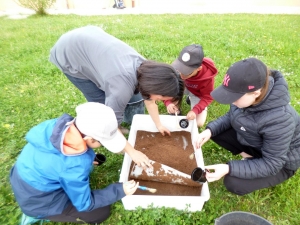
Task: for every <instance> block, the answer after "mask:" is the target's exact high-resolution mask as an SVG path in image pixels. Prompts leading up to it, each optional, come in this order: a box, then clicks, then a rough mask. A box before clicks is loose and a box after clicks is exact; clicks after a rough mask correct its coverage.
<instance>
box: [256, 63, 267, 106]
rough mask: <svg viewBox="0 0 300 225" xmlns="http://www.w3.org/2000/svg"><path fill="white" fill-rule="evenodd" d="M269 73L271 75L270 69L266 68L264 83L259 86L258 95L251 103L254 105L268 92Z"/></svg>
mask: <svg viewBox="0 0 300 225" xmlns="http://www.w3.org/2000/svg"><path fill="white" fill-rule="evenodd" d="M270 75H271V71H270V70H269V69H267V74H266V81H265V84H264V86H263V87H262V88H261V90H260V95H259V96H258V97H257V98H256V99H255V101H254V103H253V105H256V104H258V103H260V102H261V101H262V100H263V99H264V98H265V96H266V94H267V92H268V88H269V76H270Z"/></svg>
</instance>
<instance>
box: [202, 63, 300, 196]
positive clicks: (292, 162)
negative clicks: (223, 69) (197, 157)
mask: <svg viewBox="0 0 300 225" xmlns="http://www.w3.org/2000/svg"><path fill="white" fill-rule="evenodd" d="M211 95H212V97H213V98H214V99H215V100H216V101H218V102H219V103H221V104H230V109H229V111H228V112H227V113H226V114H225V115H224V116H222V117H220V118H218V119H216V120H215V121H212V122H210V123H208V125H207V127H206V130H204V131H203V132H201V133H200V134H199V136H198V140H197V141H196V147H198V148H199V147H200V146H202V145H203V144H204V143H205V142H207V141H208V140H209V139H210V138H211V139H212V140H213V141H214V142H215V143H217V144H218V145H220V146H222V147H223V148H225V149H227V150H228V151H230V152H232V154H234V155H236V154H240V155H241V156H242V157H243V158H244V160H232V161H229V162H228V163H227V164H217V165H210V166H206V167H205V168H206V169H207V170H208V172H207V173H206V178H207V180H208V181H209V182H212V181H216V180H219V179H220V178H222V177H223V176H225V177H224V185H225V187H226V188H227V190H228V191H230V192H232V193H235V194H238V195H245V194H248V193H251V192H253V191H255V190H259V189H262V188H267V187H272V186H275V185H277V184H280V183H282V182H284V181H285V180H287V179H289V178H290V177H292V176H293V175H294V174H295V172H296V170H297V169H298V168H299V167H300V116H299V114H298V113H297V112H296V110H295V109H294V108H293V107H292V106H291V105H290V104H289V103H290V95H289V91H288V85H287V83H286V81H285V79H284V78H283V75H282V74H281V73H280V72H279V71H276V70H269V69H267V67H266V65H265V64H264V63H263V62H261V61H260V60H258V59H256V58H248V59H245V60H241V61H238V62H236V63H234V64H233V65H232V66H231V67H230V68H229V69H228V71H227V73H226V75H225V77H224V80H223V84H222V85H221V86H220V87H218V88H217V89H215V90H214V91H213V92H212V93H211Z"/></svg>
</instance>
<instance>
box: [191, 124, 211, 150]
mask: <svg viewBox="0 0 300 225" xmlns="http://www.w3.org/2000/svg"><path fill="white" fill-rule="evenodd" d="M210 137H211V132H210V130H209V129H206V130H204V131H202V132H201V133H200V134H198V138H197V141H196V143H195V145H196V148H197V149H198V148H200V147H201V146H202V145H203V144H204V143H206V142H207V141H208V140H209V139H210Z"/></svg>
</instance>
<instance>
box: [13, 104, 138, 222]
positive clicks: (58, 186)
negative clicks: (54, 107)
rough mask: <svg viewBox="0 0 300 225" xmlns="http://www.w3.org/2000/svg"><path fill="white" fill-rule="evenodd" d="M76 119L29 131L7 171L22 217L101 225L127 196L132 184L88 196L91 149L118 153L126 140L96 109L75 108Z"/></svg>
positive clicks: (109, 115) (110, 117)
mask: <svg viewBox="0 0 300 225" xmlns="http://www.w3.org/2000/svg"><path fill="white" fill-rule="evenodd" d="M76 114H77V116H76V118H73V117H72V116H70V115H68V114H64V115H62V116H61V117H59V118H56V119H52V120H47V121H45V122H43V123H41V124H39V125H37V126H35V127H33V128H32V129H31V130H30V131H29V132H28V133H27V135H26V139H27V142H28V143H27V144H26V145H25V147H24V148H23V150H22V152H21V154H20V155H19V157H18V159H17V162H16V163H15V165H14V166H13V168H12V169H11V173H10V182H11V185H12V189H13V192H14V195H15V198H16V200H17V202H18V204H19V205H20V207H21V210H22V212H23V213H24V214H26V215H27V216H29V217H34V218H37V219H47V220H51V221H58V222H75V223H82V222H85V223H101V222H103V221H104V220H106V219H107V218H108V217H109V215H110V205H111V204H112V203H114V202H116V201H118V200H120V199H121V198H123V197H124V196H125V195H132V194H133V193H134V192H135V191H136V189H137V187H138V183H136V182H134V181H129V182H127V183H126V185H124V184H122V183H114V184H111V185H109V186H108V187H106V188H104V189H102V190H91V188H90V184H89V182H90V181H89V175H90V172H91V169H92V167H93V162H94V159H95V152H94V151H93V148H98V147H100V146H101V145H103V146H105V147H106V148H107V149H108V150H110V151H112V152H114V153H117V152H121V151H122V150H123V149H124V148H125V145H126V139H125V137H124V136H123V135H122V134H121V132H120V131H119V130H118V123H117V120H116V116H115V114H114V111H113V110H112V109H111V108H110V107H108V106H105V105H103V104H101V103H95V102H88V103H84V104H82V105H79V106H77V107H76Z"/></svg>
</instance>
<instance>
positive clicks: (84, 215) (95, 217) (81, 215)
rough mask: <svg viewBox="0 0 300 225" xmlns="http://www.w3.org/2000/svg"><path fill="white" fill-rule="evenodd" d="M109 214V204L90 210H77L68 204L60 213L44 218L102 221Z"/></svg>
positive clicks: (64, 220)
mask: <svg viewBox="0 0 300 225" xmlns="http://www.w3.org/2000/svg"><path fill="white" fill-rule="evenodd" d="M109 216H110V205H108V206H105V207H101V208H97V209H95V210H93V211H90V212H78V211H77V209H76V208H75V207H74V206H73V205H72V204H70V205H69V206H68V207H67V208H66V209H65V210H64V211H63V212H62V213H61V214H59V215H55V216H48V217H46V218H44V219H47V220H50V221H55V222H72V223H80V224H95V223H102V222H103V221H104V220H106V219H107V218H108V217H109Z"/></svg>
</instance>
